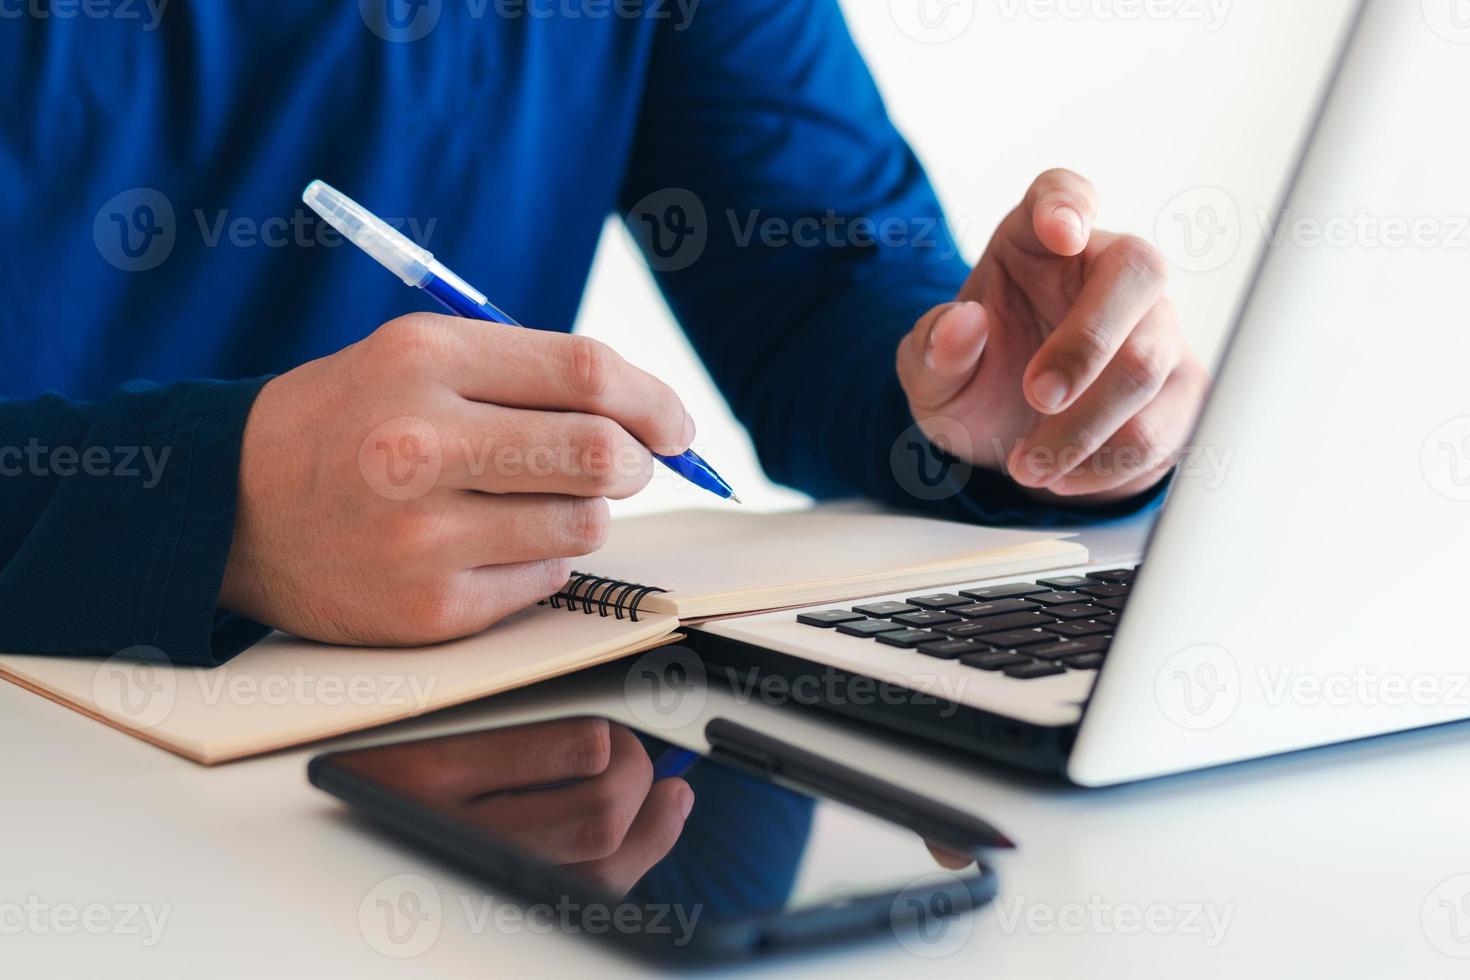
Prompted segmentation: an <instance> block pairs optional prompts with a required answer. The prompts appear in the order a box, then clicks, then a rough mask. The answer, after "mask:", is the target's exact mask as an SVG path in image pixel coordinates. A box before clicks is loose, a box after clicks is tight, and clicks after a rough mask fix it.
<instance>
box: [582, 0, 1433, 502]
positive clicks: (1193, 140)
mask: <svg viewBox="0 0 1470 980" xmlns="http://www.w3.org/2000/svg"><path fill="white" fill-rule="evenodd" d="M1404 2H1413V0H1404ZM1445 2H1446V3H1448V2H1453V0H1445ZM842 6H843V8H844V9H845V10H846V13H847V17H848V21H849V23H850V25H851V28H852V31H853V34H854V35H855V36H856V38H857V41H858V44H859V46H860V47H861V48H862V50H863V52H864V53H865V55H866V56H867V58H868V62H869V64H870V65H871V67H872V70H873V72H874V74H875V75H876V76H877V79H878V82H879V85H880V86H881V88H882V90H883V93H884V95H885V97H886V99H887V102H888V107H889V111H890V113H891V114H892V115H893V117H894V119H895V120H896V121H897V123H898V125H899V128H900V129H901V130H902V131H903V132H904V133H905V135H907V137H908V138H909V140H910V141H911V142H912V143H913V145H914V147H915V149H916V150H917V151H918V153H919V156H920V158H921V159H922V160H923V162H924V164H925V166H926V167H927V168H928V170H929V173H930V176H931V178H932V179H933V181H934V183H935V184H936V186H937V187H938V189H939V193H940V197H941V199H942V200H943V202H944V204H945V207H946V208H947V210H948V213H949V217H950V223H951V226H952V227H953V229H954V231H955V234H956V236H957V237H959V239H960V242H961V246H962V249H963V252H964V254H965V256H966V258H967V259H969V260H971V261H973V260H974V259H976V258H978V256H979V254H980V252H981V251H982V250H983V249H984V247H985V243H986V242H987V241H988V240H989V237H990V233H991V231H992V230H993V229H994V227H995V225H996V223H997V222H998V221H999V220H1000V219H1001V218H1002V217H1003V216H1004V215H1005V213H1006V212H1007V211H1009V210H1010V209H1011V208H1012V207H1013V206H1014V205H1015V202H1017V201H1018V200H1019V199H1020V196H1021V195H1022V194H1023V193H1024V191H1025V189H1026V187H1027V185H1028V184H1029V183H1030V182H1031V179H1032V178H1033V177H1034V176H1035V175H1036V174H1038V173H1040V172H1041V171H1043V170H1045V169H1047V168H1049V167H1054V166H1065V167H1070V168H1072V169H1074V170H1077V171H1079V172H1081V173H1083V174H1085V175H1087V176H1088V177H1089V178H1090V179H1092V180H1093V182H1094V183H1096V184H1097V186H1098V188H1099V191H1100V193H1101V198H1102V213H1101V215H1100V217H1099V224H1100V226H1101V227H1105V228H1109V229H1113V230H1118V231H1128V232H1132V233H1134V234H1138V235H1141V236H1143V237H1145V238H1148V239H1149V240H1151V241H1155V242H1156V243H1157V244H1158V245H1159V246H1160V247H1161V248H1163V249H1164V251H1165V254H1167V255H1168V256H1169V257H1170V259H1171V261H1172V262H1174V263H1175V269H1174V275H1173V279H1172V286H1171V293H1172V295H1173V296H1174V298H1175V300H1176V301H1177V303H1178V304H1179V307H1180V309H1181V311H1182V314H1183V317H1184V321H1185V329H1186V331H1187V333H1188V336H1189V339H1190V342H1191V343H1192V344H1193V346H1194V349H1195V350H1196V351H1197V352H1198V353H1199V355H1200V356H1201V357H1203V358H1205V359H1206V361H1207V363H1212V362H1213V360H1214V358H1215V357H1216V355H1217V354H1218V352H1219V350H1220V347H1221V344H1222V342H1223V340H1224V336H1225V331H1226V329H1227V328H1228V326H1229V323H1230V320H1231V317H1232V314H1233V312H1234V308H1235V304H1236V302H1237V300H1238V297H1239V293H1240V290H1241V288H1242V286H1243V285H1244V283H1245V281H1246V279H1247V277H1248V275H1249V273H1250V271H1251V268H1252V266H1253V264H1254V261H1255V258H1256V256H1257V254H1258V252H1259V250H1260V248H1261V247H1262V245H1263V243H1264V239H1265V233H1264V232H1263V230H1262V222H1263V221H1265V220H1268V219H1267V215H1266V212H1268V211H1269V209H1270V208H1271V207H1273V206H1274V204H1275V203H1276V199H1277V196H1278V194H1279V191H1280V187H1281V184H1282V181H1283V180H1284V179H1285V176H1286V174H1287V171H1288V170H1289V168H1290V165H1291V162H1292V160H1293V157H1294V153H1295V150H1296V147H1297V145H1298V142H1299V140H1300V138H1301V133H1302V129H1303V126H1304V125H1305V123H1306V121H1307V119H1308V117H1309V114H1310V111H1311V109H1312V107H1313V103H1314V100H1315V97H1316V94H1317V92H1318V90H1319V88H1320V85H1321V84H1322V81H1323V78H1324V74H1325V72H1326V71H1327V69H1328V67H1329V63H1330V61H1331V58H1332V55H1333V53H1334V48H1335V44H1336V40H1337V38H1338V36H1339V32H1340V31H1341V29H1342V26H1343V24H1344V23H1345V19H1346V16H1347V14H1348V12H1349V10H1350V6H1351V3H1350V0H842ZM921 6H922V7H923V9H924V10H925V11H927V13H928V15H929V23H931V24H937V25H938V27H937V28H935V29H934V30H933V31H926V30H925V29H924V27H923V22H922V21H921V20H920V19H919V17H918V13H919V12H920V8H921ZM696 16H697V14H696ZM951 35H952V37H950V36H951ZM946 37H948V38H949V39H947V40H946V39H945V38H946ZM1222 192H1223V194H1222ZM1186 227H1187V228H1189V229H1190V230H1191V231H1193V232H1194V233H1195V234H1196V237H1195V238H1194V239H1192V241H1193V243H1194V245H1195V248H1196V250H1195V252H1193V253H1191V252H1190V251H1188V250H1187V249H1186V248H1184V243H1183V240H1182V239H1181V238H1180V235H1181V234H1182V233H1183V231H1184V229H1185V228H1186ZM1212 229H1214V230H1215V233H1214V234H1213V235H1211V236H1209V237H1206V236H1207V234H1208V233H1209V232H1210V231H1211V230H1212ZM1204 243H1210V244H1211V247H1210V248H1209V249H1207V250H1206V249H1204V248H1203V244H1204ZM578 329H579V330H580V331H581V332H584V333H587V334H589V335H592V336H596V337H598V338H600V339H602V340H606V341H607V342H609V343H611V344H612V345H614V346H615V347H616V348H617V349H618V350H619V351H621V352H622V353H623V354H624V356H626V357H628V358H629V359H630V360H632V361H633V362H634V363H636V364H638V365H640V366H641V367H644V368H646V369H647V370H650V371H652V372H654V373H656V374H658V375H659V376H660V377H662V378H664V379H665V380H667V381H668V382H670V383H671V384H673V385H674V386H675V388H677V389H678V391H679V392H680V394H681V395H682V396H683V398H684V401H685V404H686V405H688V406H689V408H690V410H691V411H692V412H693V414H694V417H695V419H696V420H697V421H698V423H699V427H700V432H699V438H698V440H697V442H696V447H697V448H698V449H699V450H700V451H701V452H702V453H704V454H705V455H706V457H707V458H709V459H710V461H711V462H713V463H715V465H716V466H717V467H718V468H719V469H720V470H721V472H722V473H724V475H725V476H726V477H727V478H728V479H729V480H730V481H731V482H732V483H733V484H734V485H735V487H736V488H737V490H738V491H739V492H740V494H741V496H742V498H744V500H745V501H746V504H747V506H752V507H759V508H774V507H781V506H790V505H794V504H797V503H799V502H801V501H802V500H803V499H804V498H803V497H802V496H801V495H799V494H796V493H793V492H791V491H789V490H785V489H782V488H779V487H776V486H773V485H772V484H771V483H770V482H769V481H767V480H766V479H765V478H764V476H763V475H762V474H761V471H760V468H759V466H758V464H757V463H756V460H755V455H754V452H753V450H752V449H751V447H750V443H749V440H748V438H747V437H746V435H745V432H744V430H743V429H742V428H741V427H740V426H739V424H738V423H736V422H735V421H734V419H733V418H732V417H731V415H730V413H729V411H728V409H727V408H726V406H725V403H724V401H723V399H722V398H721V397H720V395H719V393H718V392H717V391H716V390H715V388H714V386H713V385H712V384H711V383H710V381H709V378H708V376H707V375H706V374H705V372H704V370H703V368H702V367H700V365H699V362H698V359H697V358H696V357H695V356H694V354H693V352H692V351H691V350H690V348H689V346H688V344H687V343H686V342H685V341H684V339H683V337H682V335H681V334H680V332H679V328H678V326H677V324H676V323H675V322H674V321H673V319H672V318H671V316H670V315H669V312H668V310H667V308H666V307H665V306H664V304H663V301H662V299H661V298H660V297H659V295H658V293H657V290H656V289H655V288H654V286H653V284H652V280H651V278H650V277H649V275H648V273H647V272H646V270H645V269H644V267H643V264H642V260H641V259H640V257H639V256H638V254H637V252H636V250H635V249H634V247H633V246H632V244H631V240H630V239H629V238H628V236H627V235H626V234H625V233H624V231H623V230H622V228H621V226H620V225H619V224H618V223H616V222H612V223H610V224H609V226H608V229H607V232H606V234H605V236H604V239H603V246H602V250H601V252H600V253H599V256H598V261H597V264H596V267H595V268H594V271H593V276H592V282H591V286H590V290H589V293H588V295H587V301H586V303H585V304H584V306H583V309H582V314H581V317H580V319H579V322H578ZM705 503H707V500H706V499H704V497H703V495H702V494H700V493H699V492H698V491H695V490H693V489H692V488H690V487H688V486H687V485H686V484H684V483H682V481H679V480H677V479H676V478H674V477H673V476H672V475H671V474H667V473H664V472H660V473H659V474H658V475H657V476H656V478H655V480H654V482H653V484H652V485H651V486H650V487H649V489H648V490H647V491H645V492H644V493H643V494H642V495H640V496H639V497H638V498H636V499H634V500H631V501H627V502H624V503H621V504H619V505H617V507H616V510H615V513H634V512H643V511H647V510H656V509H663V508H667V507H673V506H694V505H700V504H705Z"/></svg>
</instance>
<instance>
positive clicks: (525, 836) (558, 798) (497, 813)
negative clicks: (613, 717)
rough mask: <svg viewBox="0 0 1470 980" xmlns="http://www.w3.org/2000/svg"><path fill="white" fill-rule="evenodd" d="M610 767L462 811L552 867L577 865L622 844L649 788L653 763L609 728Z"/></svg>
mask: <svg viewBox="0 0 1470 980" xmlns="http://www.w3.org/2000/svg"><path fill="white" fill-rule="evenodd" d="M609 734H610V740H609V742H610V752H609V757H608V764H607V766H606V768H604V769H603V770H602V772H600V773H598V774H597V775H595V776H593V777H592V778H590V779H585V780H583V781H582V782H580V783H577V784H575V785H573V786H565V787H555V788H550V789H537V790H528V791H525V792H519V793H507V794H503V795H498V796H491V797H487V798H485V799H483V800H480V801H478V802H476V803H473V804H471V805H470V806H469V807H468V808H466V809H465V810H464V811H463V812H464V813H465V815H466V816H467V817H468V819H470V820H471V821H472V822H474V823H475V824H476V825H477V826H480V827H483V828H485V829H486V830H487V831H489V832H491V833H493V834H495V835H496V836H497V837H501V838H503V839H506V840H509V841H511V842H512V843H514V844H517V845H519V846H521V847H524V848H525V849H527V850H528V851H530V852H532V853H533V854H536V855H538V856H540V857H542V858H543V859H545V860H547V861H550V862H552V863H554V864H579V863H581V862H583V861H596V860H598V859H600V858H605V857H607V856H608V855H610V854H613V853H614V852H615V851H617V849H618V848H619V847H621V846H622V844H623V839H624V838H625V837H626V836H627V834H628V829H629V828H630V827H631V826H632V824H633V820H634V818H635V817H636V816H637V815H638V811H639V809H640V808H641V807H642V806H643V800H644V798H645V797H647V796H648V790H649V787H650V786H652V785H653V762H652V760H650V759H649V758H648V753H647V752H646V751H644V748H643V745H642V743H641V742H639V741H638V739H637V737H636V736H634V735H633V733H632V732H630V731H628V729H626V728H624V727H623V726H621V725H610V726H609Z"/></svg>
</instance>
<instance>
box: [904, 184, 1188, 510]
mask: <svg viewBox="0 0 1470 980" xmlns="http://www.w3.org/2000/svg"><path fill="white" fill-rule="evenodd" d="M1096 213H1097V196H1096V192H1095V191H1094V190H1093V187H1092V185H1091V184H1090V183H1089V182H1088V181H1087V180H1085V179H1084V178H1082V177H1080V176H1078V175H1077V174H1074V173H1072V172H1070V171H1065V170H1053V171H1049V172H1047V173H1045V174H1042V175H1041V176H1040V177H1039V178H1037V180H1036V182H1035V183H1034V184H1032V186H1031V189H1030V190H1029V191H1028V192H1027V194H1026V197H1025V200H1024V201H1023V202H1022V203H1021V205H1020V206H1019V207H1018V208H1016V210H1015V211H1013V212H1011V214H1010V215H1009V216H1008V217H1007V218H1006V219H1005V221H1004V222H1002V224H1001V226H1000V228H999V230H998V231H997V232H996V234H995V237H994V238H993V239H992V240H991V242H990V247H989V248H988V249H987V250H986V252H985V255H984V256H983V257H982V258H981V260H980V262H979V264H978V265H976V267H975V269H974V271H973V272H972V273H971V275H970V278H969V280H968V281H967V282H966V283H965V286H964V288H963V289H962V290H961V291H960V294H959V296H958V297H957V298H956V300H955V302H954V303H949V304H945V305H944V306H940V307H936V308H935V309H933V310H930V311H929V312H928V313H927V314H925V315H924V317H922V318H921V319H920V320H919V322H918V324H917V325H916V326H915V327H914V329H913V331H912V332H911V333H910V334H909V335H908V336H907V337H905V338H904V340H903V343H902V344H900V346H899V350H898V374H899V379H900V381H901V382H902V383H903V387H904V391H905V392H906V393H907V394H908V399H909V407H910V410H911V411H912V412H913V415H914V418H915V419H916V420H917V421H918V423H919V425H920V427H921V428H922V429H923V430H924V432H925V434H926V435H927V436H928V437H929V438H930V439H932V440H934V441H935V444H936V445H937V446H939V447H940V448H942V449H945V450H946V451H949V452H951V453H954V454H955V455H956V456H959V457H962V458H965V459H967V461H968V462H971V463H974V464H975V465H977V466H982V467H986V468H989V469H993V470H997V471H1001V472H1008V473H1009V474H1010V475H1011V477H1012V479H1014V480H1015V481H1016V482H1017V483H1019V484H1020V485H1021V486H1023V487H1026V488H1029V489H1030V490H1031V491H1032V492H1033V493H1034V494H1035V495H1036V496H1038V497H1039V498H1041V499H1052V500H1055V499H1057V498H1066V500H1067V501H1069V502H1072V503H1080V504H1084V505H1085V504H1108V503H1114V502H1117V501H1120V500H1126V499H1128V498H1129V497H1132V496H1135V495H1137V494H1140V493H1142V492H1144V491H1146V490H1148V489H1149V488H1151V487H1153V486H1154V485H1156V484H1157V483H1158V482H1159V481H1160V480H1162V479H1163V478H1164V476H1166V475H1167V473H1168V472H1169V470H1170V469H1171V468H1172V467H1173V466H1174V464H1175V462H1176V461H1177V459H1178V455H1179V453H1180V452H1181V450H1182V447H1183V444H1184V441H1185V440H1186V439H1187V438H1188V437H1189V434H1190V432H1191V430H1192V429H1193V426H1194V419H1195V416H1196V414H1197V413H1198V411H1199V408H1200V406H1201V404H1202V403H1203V401H1204V396H1205V392H1206V390H1207V389H1208V386H1209V378H1208V374H1207V373H1206V371H1205V369H1204V368H1203V366H1201V364H1200V363H1199V361H1198V360H1196V359H1195V357H1194V356H1193V355H1192V354H1191V353H1190V352H1189V349H1188V346H1187V345H1186V343H1185V341H1184V337H1183V334H1182V333H1181V330H1180V324H1179V316H1178V314H1177V312H1176V311H1175V309H1174V306H1173V304H1172V303H1171V302H1170V301H1169V299H1168V298H1167V297H1166V296H1165V295H1164V286H1165V280H1166V279H1167V273H1168V265H1167V263H1166V262H1165V260H1164V258H1163V256H1162V255H1160V254H1159V252H1158V251H1157V250H1156V249H1155V248H1154V247H1153V246H1151V245H1149V244H1148V243H1147V242H1144V241H1143V240H1141V239H1138V238H1133V237H1130V236H1124V235H1116V234H1113V233H1111V232H1104V231H1097V230H1094V229H1093V218H1094V216H1095V215H1096ZM956 427H958V431H957V430H956ZM957 436H958V438H956V437H957Z"/></svg>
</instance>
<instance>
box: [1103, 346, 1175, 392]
mask: <svg viewBox="0 0 1470 980" xmlns="http://www.w3.org/2000/svg"><path fill="white" fill-rule="evenodd" d="M1116 363H1117V365H1118V370H1119V371H1120V372H1121V373H1122V375H1123V378H1124V381H1125V383H1126V384H1127V386H1128V387H1129V389H1131V391H1132V393H1133V394H1134V395H1135V396H1147V395H1152V394H1154V393H1156V392H1157V391H1158V390H1159V389H1160V388H1162V387H1163V386H1164V382H1165V381H1166V380H1167V379H1168V377H1169V370H1170V364H1169V363H1168V360H1167V358H1166V357H1165V355H1164V351H1163V349H1162V348H1160V347H1159V345H1157V344H1155V343H1153V342H1151V341H1145V340H1132V341H1129V342H1128V343H1127V344H1124V345H1123V349H1122V350H1121V351H1119V352H1118V357H1117V361H1116Z"/></svg>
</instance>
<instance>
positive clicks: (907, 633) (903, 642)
mask: <svg viewBox="0 0 1470 980" xmlns="http://www.w3.org/2000/svg"><path fill="white" fill-rule="evenodd" d="M937 638H938V637H937V636H936V634H934V633H931V632H929V631H928V630H895V631H893V632H892V633H879V634H878V642H879V643H886V644H888V645H889V646H891V647H903V648H904V649H906V650H912V649H913V648H914V647H916V646H918V645H919V644H920V643H928V642H929V641H930V640H934V639H937Z"/></svg>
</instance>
